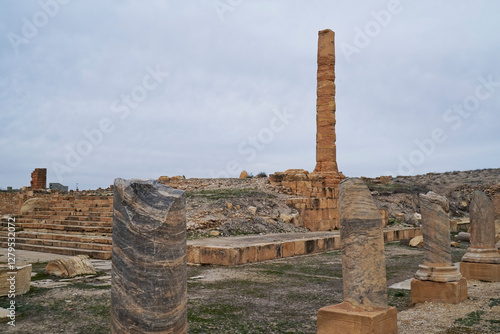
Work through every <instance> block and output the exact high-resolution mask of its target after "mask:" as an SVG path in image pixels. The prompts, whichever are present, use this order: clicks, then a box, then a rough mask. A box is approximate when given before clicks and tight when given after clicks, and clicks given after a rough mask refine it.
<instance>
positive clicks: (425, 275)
mask: <svg viewBox="0 0 500 334" xmlns="http://www.w3.org/2000/svg"><path fill="white" fill-rule="evenodd" d="M419 200H420V211H421V214H422V235H423V238H424V264H421V265H419V270H418V271H417V272H416V274H415V279H413V280H412V282H411V295H412V302H413V303H421V302H425V301H430V302H438V303H449V304H456V303H459V302H461V301H463V300H465V299H466V298H467V281H466V280H465V279H464V278H463V277H462V275H461V274H460V271H459V270H458V267H456V266H454V265H453V263H452V262H451V248H450V219H449V216H448V212H449V202H448V199H447V198H446V197H444V196H440V195H438V194H436V193H434V192H432V191H430V192H428V193H427V194H425V195H424V194H420V196H419Z"/></svg>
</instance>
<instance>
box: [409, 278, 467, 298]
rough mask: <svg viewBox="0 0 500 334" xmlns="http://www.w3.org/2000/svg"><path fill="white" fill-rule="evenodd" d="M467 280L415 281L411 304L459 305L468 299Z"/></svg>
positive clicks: (413, 282) (412, 282) (413, 281)
mask: <svg viewBox="0 0 500 334" xmlns="http://www.w3.org/2000/svg"><path fill="white" fill-rule="evenodd" d="M467 296H468V292H467V280H466V279H465V278H462V279H460V280H458V281H456V282H434V281H422V280H419V279H413V280H412V281H411V302H412V303H413V304H416V303H424V302H433V303H444V304H458V303H460V302H462V301H464V300H466V299H467Z"/></svg>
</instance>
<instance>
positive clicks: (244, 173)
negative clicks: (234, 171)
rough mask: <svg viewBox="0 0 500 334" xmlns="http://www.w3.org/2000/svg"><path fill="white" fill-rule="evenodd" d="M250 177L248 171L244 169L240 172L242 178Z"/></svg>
mask: <svg viewBox="0 0 500 334" xmlns="http://www.w3.org/2000/svg"><path fill="white" fill-rule="evenodd" d="M246 178H248V173H247V172H246V171H245V170H244V171H242V172H241V173H240V179H246Z"/></svg>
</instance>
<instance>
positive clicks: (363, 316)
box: [318, 179, 398, 334]
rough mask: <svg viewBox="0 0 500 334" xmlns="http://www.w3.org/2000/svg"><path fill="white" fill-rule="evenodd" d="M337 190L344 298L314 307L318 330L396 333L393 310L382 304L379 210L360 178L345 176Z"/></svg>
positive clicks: (323, 332)
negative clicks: (316, 309) (315, 308)
mask: <svg viewBox="0 0 500 334" xmlns="http://www.w3.org/2000/svg"><path fill="white" fill-rule="evenodd" d="M339 190H340V197H339V203H340V208H339V212H340V242H341V247H342V281H343V287H344V302H342V303H340V304H337V305H331V306H326V307H323V308H321V309H320V310H319V311H318V333H321V334H333V333H341V334H344V333H345V334H353V333H380V334H382V333H384V334H393V333H397V332H398V326H397V310H396V309H395V308H394V307H389V306H388V304H387V282H386V272H385V254H384V236H383V227H382V225H383V223H382V219H381V216H380V212H379V210H378V209H377V207H376V205H375V202H374V201H373V198H372V196H371V194H370V190H369V189H368V187H367V186H366V184H365V183H364V182H363V181H362V180H361V179H346V180H344V181H342V182H341V183H340V187H339Z"/></svg>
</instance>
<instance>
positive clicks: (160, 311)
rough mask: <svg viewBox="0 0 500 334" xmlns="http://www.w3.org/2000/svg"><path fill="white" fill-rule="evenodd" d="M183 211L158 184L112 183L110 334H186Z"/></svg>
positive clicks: (179, 194) (178, 197) (177, 194)
mask: <svg viewBox="0 0 500 334" xmlns="http://www.w3.org/2000/svg"><path fill="white" fill-rule="evenodd" d="M185 205H186V195H185V192H184V191H182V190H178V189H173V188H169V187H166V186H164V185H162V184H161V183H159V182H158V181H144V180H123V179H116V180H115V185H114V216H113V249H112V252H113V256H112V282H111V332H112V333H114V334H118V333H120V334H125V333H175V334H177V333H187V277H186V207H185Z"/></svg>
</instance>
